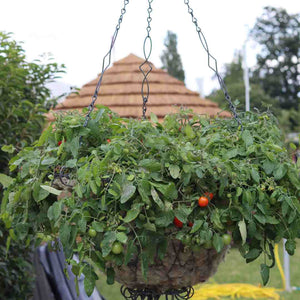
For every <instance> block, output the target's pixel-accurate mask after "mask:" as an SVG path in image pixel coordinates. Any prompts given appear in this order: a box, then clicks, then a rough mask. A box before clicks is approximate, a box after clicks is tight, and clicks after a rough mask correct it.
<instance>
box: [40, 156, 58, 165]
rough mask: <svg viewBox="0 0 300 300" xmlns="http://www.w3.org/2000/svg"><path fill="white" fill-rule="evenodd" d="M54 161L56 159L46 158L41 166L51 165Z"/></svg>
mask: <svg viewBox="0 0 300 300" xmlns="http://www.w3.org/2000/svg"><path fill="white" fill-rule="evenodd" d="M56 160H57V158H56V157H46V158H44V159H43V160H42V162H41V164H42V165H43V166H49V165H53V164H54V163H55V162H56Z"/></svg>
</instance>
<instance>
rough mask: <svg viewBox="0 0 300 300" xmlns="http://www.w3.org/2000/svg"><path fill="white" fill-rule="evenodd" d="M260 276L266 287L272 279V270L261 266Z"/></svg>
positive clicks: (264, 265) (263, 265)
mask: <svg viewBox="0 0 300 300" xmlns="http://www.w3.org/2000/svg"><path fill="white" fill-rule="evenodd" d="M260 275H261V279H262V282H263V285H266V284H267V283H268V281H269V277H270V269H269V267H268V266H267V265H266V264H261V265H260Z"/></svg>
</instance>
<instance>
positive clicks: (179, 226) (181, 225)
mask: <svg viewBox="0 0 300 300" xmlns="http://www.w3.org/2000/svg"><path fill="white" fill-rule="evenodd" d="M173 223H174V225H175V226H176V227H178V228H182V227H183V223H182V222H181V221H180V220H179V219H177V218H176V217H175V218H174V221H173Z"/></svg>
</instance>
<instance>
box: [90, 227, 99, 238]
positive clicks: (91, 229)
mask: <svg viewBox="0 0 300 300" xmlns="http://www.w3.org/2000/svg"><path fill="white" fill-rule="evenodd" d="M88 234H89V236H90V237H95V236H96V235H97V232H96V230H95V229H93V228H90V229H89V231H88Z"/></svg>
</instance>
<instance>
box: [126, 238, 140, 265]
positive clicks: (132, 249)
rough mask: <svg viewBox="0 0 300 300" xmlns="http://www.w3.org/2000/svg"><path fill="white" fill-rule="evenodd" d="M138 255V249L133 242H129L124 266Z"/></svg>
mask: <svg viewBox="0 0 300 300" xmlns="http://www.w3.org/2000/svg"><path fill="white" fill-rule="evenodd" d="M136 253H137V247H136V246H135V244H134V241H133V240H129V242H128V244H127V251H126V254H125V257H124V264H125V266H126V265H127V264H128V262H129V261H130V259H131V258H132V257H133V256H134V254H136Z"/></svg>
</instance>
